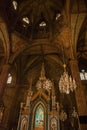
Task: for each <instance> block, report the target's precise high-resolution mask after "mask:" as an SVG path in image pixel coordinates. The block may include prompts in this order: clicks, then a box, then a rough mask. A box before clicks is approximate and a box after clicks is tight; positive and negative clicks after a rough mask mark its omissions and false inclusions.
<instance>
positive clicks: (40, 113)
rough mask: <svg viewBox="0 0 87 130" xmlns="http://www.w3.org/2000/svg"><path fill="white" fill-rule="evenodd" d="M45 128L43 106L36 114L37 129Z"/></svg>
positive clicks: (39, 107)
mask: <svg viewBox="0 0 87 130" xmlns="http://www.w3.org/2000/svg"><path fill="white" fill-rule="evenodd" d="M39 126H41V127H43V126H44V108H43V106H42V105H39V106H38V107H37V109H36V113H35V127H39Z"/></svg>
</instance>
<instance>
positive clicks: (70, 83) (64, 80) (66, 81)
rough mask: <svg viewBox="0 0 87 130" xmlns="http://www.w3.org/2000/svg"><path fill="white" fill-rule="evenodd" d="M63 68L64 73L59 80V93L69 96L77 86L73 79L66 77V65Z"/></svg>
mask: <svg viewBox="0 0 87 130" xmlns="http://www.w3.org/2000/svg"><path fill="white" fill-rule="evenodd" d="M63 67H64V73H63V75H61V77H60V80H59V90H60V92H61V93H66V94H69V93H70V91H71V92H73V91H74V90H75V89H76V87H77V85H76V82H75V79H74V78H72V77H71V76H69V75H68V72H67V71H66V64H64V65H63Z"/></svg>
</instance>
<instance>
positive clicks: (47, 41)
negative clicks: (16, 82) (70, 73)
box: [0, 0, 87, 82]
mask: <svg viewBox="0 0 87 130" xmlns="http://www.w3.org/2000/svg"><path fill="white" fill-rule="evenodd" d="M65 5H66V1H65V0H54V1H53V0H50V1H49V0H45V1H44V0H26V1H23V0H18V1H16V6H17V7H16V9H15V7H14V4H13V1H12V0H6V1H5V0H4V1H3V0H2V1H1V5H0V6H1V11H0V12H1V15H2V17H3V19H4V21H5V23H6V26H7V32H8V36H7V37H8V39H9V45H5V43H4V45H2V43H3V42H6V44H8V43H7V38H6V37H5V38H6V39H5V40H6V41H4V39H3V35H2V34H1V41H0V45H1V49H0V57H1V65H3V63H4V62H5V61H7V62H11V63H12V64H13V67H14V68H15V69H16V71H15V72H16V75H17V76H19V75H20V76H19V77H20V80H21V82H25V81H26V79H29V78H30V77H33V79H35V81H36V79H38V77H39V74H40V70H41V64H42V62H43V55H44V62H45V69H46V75H47V77H49V78H51V79H54V80H56V81H58V80H59V77H60V75H61V73H62V72H63V67H62V64H63V60H64V59H63V53H65V57H67V59H66V62H67V64H68V61H67V60H68V59H69V58H71V57H70V55H69V53H68V47H69V46H68V45H67V43H68V41H66V38H65V37H66V36H67V34H66V33H67V31H66V30H65V32H64V33H65V34H63V35H62V32H63V29H64V28H66V21H65V19H66V17H67V16H66V12H67V9H66V6H65ZM70 6H71V8H70V12H71V26H72V30H71V33H72V39H73V40H72V43H73V45H72V46H73V50H74V55H75V57H77V58H78V59H82V60H83V59H85V60H87V17H86V7H87V3H86V1H85V0H84V1H83V2H81V0H79V1H78V2H77V1H76V0H74V1H73V3H71V5H70ZM65 10H66V11H65ZM82 13H83V15H82ZM23 18H27V20H28V23H27V22H26V21H23ZM67 18H68V17H67ZM42 22H44V23H45V24H46V25H45V26H40V24H41V23H42ZM79 25H80V26H79ZM75 34H76V35H75ZM64 35H65V37H64V40H61V39H63V38H62V36H64ZM60 37H61V38H60ZM62 42H64V43H63V44H65V45H64V47H65V48H66V50H64V51H65V52H62ZM13 55H14V56H13ZM3 57H5V58H4V60H3ZM12 57H13V58H12ZM85 64H86V63H85ZM85 66H86V65H85ZM34 73H35V74H34ZM23 79H24V81H23Z"/></svg>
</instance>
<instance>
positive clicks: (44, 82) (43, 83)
mask: <svg viewBox="0 0 87 130" xmlns="http://www.w3.org/2000/svg"><path fill="white" fill-rule="evenodd" d="M52 86H53V83H52V81H51V80H49V79H47V78H46V76H45V69H44V63H43V64H42V69H41V75H40V77H39V80H38V81H37V83H36V87H37V89H40V88H44V89H46V90H49V89H51V88H52Z"/></svg>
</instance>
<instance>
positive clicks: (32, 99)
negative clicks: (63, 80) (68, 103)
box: [17, 65, 60, 130]
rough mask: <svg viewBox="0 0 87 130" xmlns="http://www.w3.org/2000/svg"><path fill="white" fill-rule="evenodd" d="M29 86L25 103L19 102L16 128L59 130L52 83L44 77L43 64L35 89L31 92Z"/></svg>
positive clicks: (18, 129)
mask: <svg viewBox="0 0 87 130" xmlns="http://www.w3.org/2000/svg"><path fill="white" fill-rule="evenodd" d="M31 88H32V87H30V89H29V91H28V94H27V99H26V103H21V106H20V115H19V121H18V127H17V130H60V123H59V104H58V102H57V103H56V95H55V90H54V84H53V83H52V82H51V81H50V80H49V79H46V77H45V70H44V66H43V65H42V70H41V76H40V78H39V80H38V81H37V84H36V88H37V91H36V92H33V91H32V89H31Z"/></svg>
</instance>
